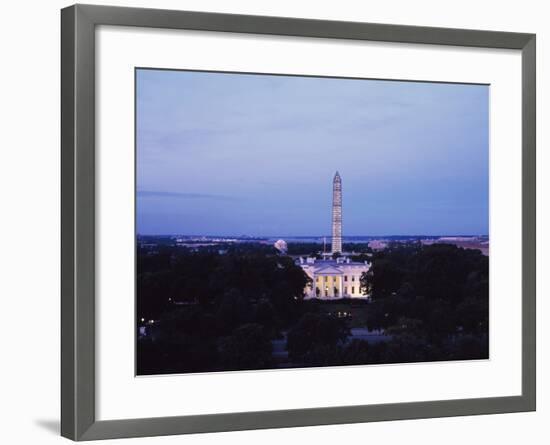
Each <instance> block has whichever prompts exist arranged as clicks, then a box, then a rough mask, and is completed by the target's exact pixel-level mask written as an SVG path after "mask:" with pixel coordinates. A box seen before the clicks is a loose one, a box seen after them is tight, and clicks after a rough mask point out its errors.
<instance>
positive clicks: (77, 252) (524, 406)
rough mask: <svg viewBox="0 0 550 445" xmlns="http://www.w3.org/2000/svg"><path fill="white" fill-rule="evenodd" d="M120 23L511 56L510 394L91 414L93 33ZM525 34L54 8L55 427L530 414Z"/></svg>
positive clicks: (531, 60) (531, 106)
mask: <svg viewBox="0 0 550 445" xmlns="http://www.w3.org/2000/svg"><path fill="white" fill-rule="evenodd" d="M98 25H120V26H133V27H143V28H170V29H186V30H201V31H218V32H238V33H252V34H264V35H265V34H270V35H284V36H297V37H315V38H332V39H349V40H371V41H383V42H399V43H417V44H431V45H456V46H468V47H484V48H508V49H516V50H520V51H521V63H522V110H521V111H522V243H523V244H522V314H521V317H522V393H521V395H518V396H510V397H490V398H472V399H461V400H440V401H428V402H407V403H391V404H377V405H364V406H338V407H327V408H311V409H310V408H308V409H292V410H290V409H289V410H278V411H260V412H247V413H226V414H208V415H192V416H173V417H157V418H146V419H124V420H108V421H101V420H96V415H95V378H96V376H95V310H94V308H95V266H94V263H95V224H94V218H95V192H94V190H95V145H94V144H95V142H94V137H95V136H94V133H95V123H94V116H95V90H94V82H95V43H94V42H95V28H96V26H98ZM535 47H536V37H535V35H534V34H525V33H511V32H492V31H478V30H462V29H446V28H428V27H415V26H401V25H386V24H370V23H356V22H338V21H325V20H310V19H296V18H280V17H263V16H248V15H233V14H218V13H204V12H185V11H169V10H156V9H142V8H120V7H110V6H91V5H74V6H71V7H68V8H65V9H63V10H62V11H61V107H62V112H61V153H62V155H61V331H62V336H61V434H62V435H63V436H65V437H67V438H70V439H73V440H93V439H108V438H119V437H141V436H155V435H169V434H184V433H199V432H214V431H235V430H245V429H260V428H279V427H293V426H308V425H326V424H341V423H356V422H371V421H380V420H397V419H415V418H427V417H446V416H461V415H474V414H491V413H505V412H521V411H533V410H535V406H536V391H535V390H536V370H535V369H536V354H535V351H536V343H535V341H536V339H535V331H536V326H535V310H536V302H535V295H536V288H535V278H536V276H535V266H536V264H535V261H536V259H535V258H536V245H535V244H536V233H535V232H536V230H535V229H536V226H535V224H536V223H535V216H536V204H535V200H536V194H535V193H536V192H535V181H536V176H535V170H536V155H535V146H536V138H535V130H536V127H535V118H536V115H535V113H536V111H535V110H536V97H535V93H536V78H535Z"/></svg>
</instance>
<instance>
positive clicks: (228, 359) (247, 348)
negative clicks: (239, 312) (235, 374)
mask: <svg viewBox="0 0 550 445" xmlns="http://www.w3.org/2000/svg"><path fill="white" fill-rule="evenodd" d="M219 351H220V362H221V366H222V368H223V369H259V368H268V367H270V365H271V351H272V345H271V341H270V338H269V335H268V334H267V333H266V332H265V330H264V329H263V327H262V326H261V325H259V324H256V323H250V324H245V325H243V326H240V327H239V328H237V329H236V330H235V331H234V332H233V333H232V334H231V335H230V336H228V337H225V338H223V339H222V340H221V341H220V348H219Z"/></svg>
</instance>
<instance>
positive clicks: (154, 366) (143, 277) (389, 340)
mask: <svg viewBox="0 0 550 445" xmlns="http://www.w3.org/2000/svg"><path fill="white" fill-rule="evenodd" d="M290 246H292V244H289V248H290ZM317 246H318V245H317ZM356 251H358V250H356ZM220 252H221V250H220V247H219V246H218V247H216V248H213V247H210V246H207V247H205V248H201V249H199V250H197V251H194V250H190V249H188V248H183V247H173V246H172V247H170V246H163V247H162V248H159V249H157V250H155V251H154V252H151V251H148V250H143V249H138V257H137V310H136V315H137V318H138V321H137V325H138V327H145V328H146V329H147V335H145V336H141V337H139V338H138V348H137V353H138V357H137V366H138V369H137V371H138V374H161V373H183V372H205V371H217V370H241V369H265V368H273V367H278V366H279V367H280V366H285V367H288V366H292V367H299V366H323V365H346V364H370V363H400V362H412V361H433V360H455V359H477V358H486V357H487V356H488V258H487V257H484V256H483V255H481V254H480V253H479V252H478V251H475V250H465V249H461V248H457V247H455V246H450V245H433V246H424V247H422V246H420V245H419V244H396V245H392V247H391V248H390V249H386V250H385V251H382V252H377V253H374V254H372V253H370V252H368V253H369V261H372V263H373V266H372V268H371V271H370V272H369V273H368V274H367V275H364V276H363V278H362V280H361V285H362V288H363V290H364V291H365V292H367V291H368V292H369V293H370V294H371V295H372V299H371V300H370V301H369V302H367V301H364V300H359V301H358V300H355V301H342V302H341V303H339V304H344V305H346V307H349V308H350V312H352V313H357V312H358V311H362V313H364V314H366V317H365V325H364V327H366V328H369V329H371V330H372V329H378V330H382V331H383V332H384V333H385V334H387V337H386V340H385V341H381V342H376V343H375V342H368V341H365V340H354V339H353V338H352V337H350V323H349V320H348V319H345V318H338V317H336V316H335V315H334V313H331V311H330V310H329V308H330V305H331V303H327V302H320V301H315V300H314V301H311V300H309V301H304V300H303V289H304V287H305V286H306V284H308V278H307V276H306V275H305V274H304V273H303V271H302V269H301V268H300V267H298V266H296V265H295V264H294V261H293V260H292V259H291V258H290V257H287V256H282V255H278V254H276V253H275V251H274V249H272V248H271V247H270V246H267V245H262V244H259V243H243V244H240V243H239V244H235V245H230V246H225V247H223V253H220ZM289 253H290V252H289ZM366 254H367V252H364V254H362V255H366ZM360 256H361V255H360ZM365 258H366V256H365ZM151 320H152V321H151ZM284 338H286V339H287V350H288V362H285V363H281V362H280V360H279V361H277V360H275V359H274V357H273V354H272V344H273V343H272V342H273V341H274V340H277V339H284Z"/></svg>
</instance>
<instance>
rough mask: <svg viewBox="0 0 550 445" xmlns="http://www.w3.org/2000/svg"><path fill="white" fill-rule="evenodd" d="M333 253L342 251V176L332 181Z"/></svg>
mask: <svg viewBox="0 0 550 445" xmlns="http://www.w3.org/2000/svg"><path fill="white" fill-rule="evenodd" d="M332 253H342V178H340V175H339V174H338V172H336V174H335V175H334V179H333V181H332Z"/></svg>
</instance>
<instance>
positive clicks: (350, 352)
mask: <svg viewBox="0 0 550 445" xmlns="http://www.w3.org/2000/svg"><path fill="white" fill-rule="evenodd" d="M134 77H135V169H136V181H135V196H136V204H135V249H136V250H135V347H136V363H135V370H136V375H138V376H145V375H163V374H186V373H209V372H220V371H223V372H229V371H231V372H234V371H245V370H273V369H279V370H280V369H288V368H312V367H332V366H349V365H355V366H369V365H390V364H402V363H416V362H442V361H458V360H461V361H463V360H487V359H489V358H490V353H489V352H490V351H489V257H490V253H489V252H490V247H489V246H490V240H489V92H490V86H489V85H487V84H466V83H448V82H430V81H422V82H421V81H408V80H393V79H391V80H390V79H366V78H344V77H323V76H305V75H298V74H293V73H289V74H270V73H238V72H216V71H194V70H175V69H166V68H151V67H143V68H140V67H138V68H135V72H134Z"/></svg>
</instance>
